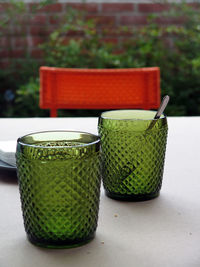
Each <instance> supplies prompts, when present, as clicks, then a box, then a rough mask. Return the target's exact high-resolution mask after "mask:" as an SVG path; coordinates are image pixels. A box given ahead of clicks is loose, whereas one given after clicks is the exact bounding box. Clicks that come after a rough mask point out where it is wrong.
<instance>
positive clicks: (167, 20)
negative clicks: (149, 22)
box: [156, 17, 186, 25]
mask: <svg viewBox="0 0 200 267" xmlns="http://www.w3.org/2000/svg"><path fill="white" fill-rule="evenodd" d="M185 21H186V19H185V18H184V17H158V18H156V22H157V23H158V24H162V25H171V24H183V23H184V22H185Z"/></svg>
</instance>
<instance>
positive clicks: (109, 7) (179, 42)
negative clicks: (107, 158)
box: [0, 0, 200, 117]
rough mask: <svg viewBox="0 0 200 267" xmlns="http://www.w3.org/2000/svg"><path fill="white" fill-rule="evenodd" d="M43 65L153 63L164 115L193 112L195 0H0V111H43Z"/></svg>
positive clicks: (199, 38)
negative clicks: (164, 99) (158, 71)
mask: <svg viewBox="0 0 200 267" xmlns="http://www.w3.org/2000/svg"><path fill="white" fill-rule="evenodd" d="M42 65H45V66H54V67H67V68H68V67H69V68H137V67H148V66H159V67H160V69H161V93H162V96H163V95H165V94H168V95H170V97H171V100H170V103H169V106H168V107H167V111H166V113H167V115H170V116H197V115H200V3H198V2H191V1H190V2H185V1H178V2H168V1H159V3H157V2H154V1H146V2H145V1H120V2H119V1H117V0H116V2H115V1H110V2H109V1H106V2H105V1H104V2H103V1H96V2H95V0H94V1H92V2H91V1H88V2H87V1H53V0H46V1H42V0H41V1H33V0H32V1H16V0H11V1H2V0H0V117H44V116H49V111H48V110H41V109H40V108H39V72H38V70H39V67H40V66H42ZM99 112H100V111H91V110H90V111H89V110H60V111H59V116H98V115H99Z"/></svg>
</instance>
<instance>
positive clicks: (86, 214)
mask: <svg viewBox="0 0 200 267" xmlns="http://www.w3.org/2000/svg"><path fill="white" fill-rule="evenodd" d="M99 147H100V139H99V137H98V136H95V135H92V134H88V133H81V132H70V131H56V132H41V133H34V134H30V135H27V136H24V137H22V138H19V139H18V143H17V152H16V159H17V173H18V179H19V189H20V197H21V205H22V212H23V219H24V226H25V231H26V233H27V236H28V239H29V240H30V241H31V242H32V243H34V244H36V245H39V246H43V247H49V248H65V247H74V246H79V245H82V244H84V243H86V242H88V241H90V240H91V239H92V238H93V237H94V235H95V231H96V227H97V220H98V210H99V194H100V149H99Z"/></svg>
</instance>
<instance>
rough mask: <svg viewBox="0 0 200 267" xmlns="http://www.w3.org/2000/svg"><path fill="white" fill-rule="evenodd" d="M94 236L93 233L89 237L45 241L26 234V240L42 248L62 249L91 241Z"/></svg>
mask: <svg viewBox="0 0 200 267" xmlns="http://www.w3.org/2000/svg"><path fill="white" fill-rule="evenodd" d="M94 237H95V234H93V235H92V236H90V237H89V238H85V239H82V240H80V239H79V240H62V241H47V240H42V239H35V238H33V237H30V236H28V235H27V238H28V240H29V241H30V242H31V243H32V244H33V245H36V246H39V247H43V248H53V249H62V248H75V247H80V246H82V245H85V244H87V243H89V242H90V241H92V240H93V239H94Z"/></svg>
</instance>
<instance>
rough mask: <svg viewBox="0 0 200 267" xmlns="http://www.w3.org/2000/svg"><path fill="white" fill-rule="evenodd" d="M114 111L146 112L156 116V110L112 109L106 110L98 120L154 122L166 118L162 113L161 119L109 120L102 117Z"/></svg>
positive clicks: (109, 118)
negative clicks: (153, 113)
mask: <svg viewBox="0 0 200 267" xmlns="http://www.w3.org/2000/svg"><path fill="white" fill-rule="evenodd" d="M116 111H146V112H155V114H156V112H157V111H156V110H145V109H114V110H108V111H104V112H102V113H101V115H100V118H101V119H105V120H116V121H156V120H163V119H166V118H167V116H166V115H165V114H164V113H162V114H161V116H163V117H160V118H159V119H139V118H127V119H125V118H122V119H120V118H111V117H108V116H107V117H104V114H105V113H112V112H116Z"/></svg>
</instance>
